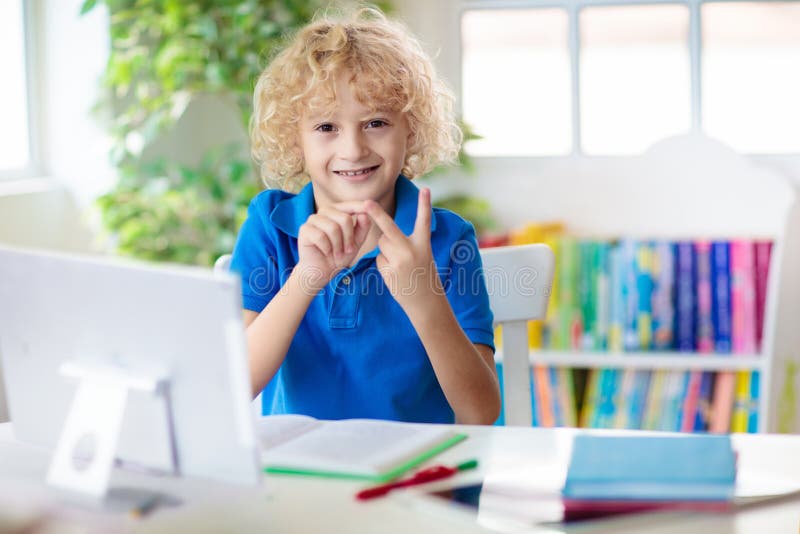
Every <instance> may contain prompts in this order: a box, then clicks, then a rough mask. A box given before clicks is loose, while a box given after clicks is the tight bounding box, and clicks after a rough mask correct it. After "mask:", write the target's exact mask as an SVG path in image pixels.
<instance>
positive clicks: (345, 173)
mask: <svg viewBox="0 0 800 534" xmlns="http://www.w3.org/2000/svg"><path fill="white" fill-rule="evenodd" d="M372 169H373V167H369V168H366V169H361V170H360V171H336V172H338V173H339V174H341V175H344V176H359V175H361V174H366V173H368V172H370V171H371V170H372Z"/></svg>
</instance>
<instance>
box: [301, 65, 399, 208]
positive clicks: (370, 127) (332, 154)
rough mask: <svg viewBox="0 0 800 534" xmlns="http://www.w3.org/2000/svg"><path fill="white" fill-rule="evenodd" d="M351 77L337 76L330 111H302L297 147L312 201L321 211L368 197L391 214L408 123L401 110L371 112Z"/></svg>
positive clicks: (347, 75)
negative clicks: (350, 83) (310, 189)
mask: <svg viewBox="0 0 800 534" xmlns="http://www.w3.org/2000/svg"><path fill="white" fill-rule="evenodd" d="M349 79H350V73H347V72H345V73H343V74H341V75H339V77H338V78H337V79H336V95H337V101H336V102H335V104H334V105H333V109H331V110H319V112H309V113H306V114H304V115H303V117H302V119H301V121H300V147H301V149H302V152H303V161H304V164H305V170H306V172H307V173H308V174H309V176H310V177H311V182H312V183H313V184H314V200H315V201H316V204H317V209H319V208H320V207H321V206H324V205H329V204H332V203H335V202H342V201H346V200H366V199H372V200H375V201H376V202H378V203H379V204H381V206H383V208H384V209H386V210H387V211H389V212H390V213H391V210H393V209H394V186H395V182H396V181H397V177H398V175H399V174H400V171H401V170H402V168H403V162H404V161H405V157H406V145H407V143H408V137H409V133H410V132H409V129H408V124H407V122H406V118H405V115H404V114H403V113H401V112H397V111H375V112H371V111H370V109H369V107H367V106H365V105H364V104H362V103H361V102H359V101H358V100H357V99H356V97H355V95H354V94H353V90H352V89H351V88H350V86H349V84H348V80H349ZM355 83H358V80H356V81H355Z"/></svg>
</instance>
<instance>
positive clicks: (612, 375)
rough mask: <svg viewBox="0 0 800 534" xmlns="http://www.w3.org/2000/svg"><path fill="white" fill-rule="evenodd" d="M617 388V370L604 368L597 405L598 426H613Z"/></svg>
mask: <svg viewBox="0 0 800 534" xmlns="http://www.w3.org/2000/svg"><path fill="white" fill-rule="evenodd" d="M615 388H616V372H615V370H614V369H603V371H602V373H601V378H600V396H599V399H598V400H599V402H598V405H597V411H598V417H597V427H598V428H611V427H612V426H613V424H614V423H613V421H614V390H615Z"/></svg>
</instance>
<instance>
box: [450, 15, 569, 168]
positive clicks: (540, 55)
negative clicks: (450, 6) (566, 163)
mask: <svg viewBox="0 0 800 534" xmlns="http://www.w3.org/2000/svg"><path fill="white" fill-rule="evenodd" d="M568 29H569V21H568V18H567V12H566V11H564V10H563V9H538V10H520V11H517V10H500V11H471V12H467V13H466V14H465V15H464V17H463V18H462V21H461V35H462V51H463V61H462V64H463V70H462V76H463V85H462V87H463V94H462V101H463V105H464V120H465V121H466V122H467V123H468V124H470V125H474V126H477V127H478V128H479V129H480V132H479V133H480V134H481V135H482V136H483V137H484V139H481V140H477V141H474V142H472V143H471V146H470V150H471V152H472V153H473V154H476V155H503V156H512V155H527V156H537V155H538V156H541V155H547V154H568V153H569V152H570V150H571V148H572V121H571V106H572V104H571V99H570V83H571V82H570V72H569V69H570V66H569V50H568V48H567V32H568ZM522 65H524V67H521V66H522ZM488 102H491V105H486V103H488Z"/></svg>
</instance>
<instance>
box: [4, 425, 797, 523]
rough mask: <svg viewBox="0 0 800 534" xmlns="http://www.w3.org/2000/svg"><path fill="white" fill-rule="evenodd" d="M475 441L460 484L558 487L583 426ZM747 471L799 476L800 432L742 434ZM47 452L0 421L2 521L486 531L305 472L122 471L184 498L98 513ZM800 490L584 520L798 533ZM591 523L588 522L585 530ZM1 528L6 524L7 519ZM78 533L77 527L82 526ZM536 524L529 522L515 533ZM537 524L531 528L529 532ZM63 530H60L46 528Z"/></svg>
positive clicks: (465, 448) (464, 449)
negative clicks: (474, 461) (237, 482)
mask: <svg viewBox="0 0 800 534" xmlns="http://www.w3.org/2000/svg"><path fill="white" fill-rule="evenodd" d="M461 428H462V429H463V430H464V431H466V432H467V433H468V434H469V435H470V438H469V439H468V440H466V441H464V442H462V443H461V444H459V445H457V446H456V447H454V448H452V449H450V450H448V451H445V452H444V453H443V454H441V455H440V456H439V457H437V458H436V459H435V462H443V463H457V462H460V461H463V460H465V459H468V458H472V457H476V458H479V459H480V468H479V470H477V471H475V472H471V473H469V472H467V473H464V474H460V475H459V477H461V478H460V479H451V482H450V483H453V482H465V481H470V480H478V479H481V478H483V477H487V480H488V479H491V478H493V479H495V480H497V479H498V478H506V479H508V480H509V481H513V480H514V479H516V480H521V479H524V478H527V479H528V480H533V479H535V480H536V481H538V483H540V485H541V484H544V485H548V486H552V485H553V484H558V483H559V480H563V476H564V473H565V469H566V462H567V459H568V454H569V449H570V446H571V445H570V444H571V438H572V436H573V435H574V434H575V432H576V431H575V430H569V429H538V428H496V427H473V426H463V427H461ZM733 441H734V446H735V447H736V449H737V451H738V452H739V473H740V476H750V475H754V474H768V475H770V476H773V477H776V480H785V481H794V480H797V481H800V436H774V435H759V436H755V435H734V437H733ZM48 461H49V453H48V452H47V451H44V450H40V449H37V448H34V447H30V446H27V445H22V444H20V443H17V442H15V441H14V439H13V437H12V434H11V427H10V424H2V425H0V518H2V517H3V516H8V515H9V514H12V515H13V514H14V513H20V511H22V512H24V511H25V510H28V509H31V508H36V509H40V510H41V509H45V510H51V511H52V513H53V514H54V515H55V516H56V517H57V521H56V522H57V523H62V522H63V523H66V524H67V525H69V526H70V527H75V526H80V528H79V529H78V530H77V531H78V532H87V531H88V532H95V531H98V532H100V531H102V532H108V531H113V532H120V531H136V532H251V531H252V532H257V531H258V532H290V533H291V532H298V533H305V532H309V533H315V532H345V533H359V532H364V533H373V532H387V533H392V532H398V533H401V532H402V533H408V532H411V533H414V534H418V533H422V532H437V533H449V532H452V533H469V532H487V531H488V530H487V529H485V528H483V527H481V526H479V525H477V524H476V523H475V522H474V521H473V520H472V519H471V518H469V517H468V516H466V515H464V516H463V517H462V516H460V515H458V514H454V513H453V514H448V513H439V512H438V511H437V510H436V507H435V506H433V505H425V504H420V502H419V500H418V499H417V498H415V497H413V496H412V494H410V493H408V492H407V491H405V492H396V493H393V494H391V495H390V496H389V497H386V498H383V499H377V500H374V501H369V502H358V501H356V500H355V499H354V497H353V495H354V493H355V492H356V490H358V489H360V488H361V487H363V486H364V485H363V484H361V483H357V482H350V481H338V480H325V479H315V478H305V477H289V476H265V477H264V483H263V484H262V486H261V487H258V488H241V487H236V486H230V485H224V484H218V483H214V482H207V481H202V480H198V479H194V480H192V479H175V478H171V477H161V478H154V477H150V476H147V475H144V474H137V473H132V472H128V471H117V472H115V474H114V478H113V480H112V485H113V486H130V487H136V486H142V485H146V486H148V487H152V486H153V485H154V481H155V484H156V485H157V487H158V488H159V489H160V490H161V491H163V492H165V493H167V494H169V495H174V496H176V497H178V498H180V499H181V500H182V501H183V502H184V504H183V505H181V506H176V507H169V508H166V507H165V508H159V509H158V510H156V511H155V512H154V513H153V514H151V515H150V516H148V517H147V518H145V519H143V520H133V519H131V518H129V517H127V516H126V515H124V514H109V513H99V512H96V511H91V510H88V509H86V508H82V507H79V506H64V505H62V504H58V502H59V501H58V500H57V499H56V498H55V496H56V494H55V493H54V492H53V490H49V489H47V488H45V486H44V484H43V482H42V481H43V480H44V475H45V471H46V468H47V464H48ZM799 526H800V496H797V497H794V498H785V499H783V500H780V501H776V502H772V503H769V504H761V505H756V506H750V507H745V508H743V509H741V510H739V511H738V512H736V513H731V514H688V513H678V512H670V513H659V514H645V515H639V516H630V517H626V518H621V519H615V520H611V521H609V520H605V521H602V522H594V523H591V524H583V526H579V527H570V528H576V529H577V530H580V531H585V530H591V531H593V532H594V531H599V532H637V531H641V530H644V529H646V530H647V531H648V532H656V533H659V532H665V533H666V532H681V534H690V533H694V532H697V533H701V532H702V533H704V534H706V533H715V532H739V533H744V532H747V533H750V532H753V533H760V532H797V531H798V527H799ZM587 527H588V528H587ZM0 530H3V523H2V522H0ZM75 531H76V530H74V529H73V530H70V532H75ZM517 531H518V532H523V531H529V530H528V529H524V530H517ZM530 531H533V529H530ZM47 532H48V533H49V532H58V530H57V529H56V530H48V531H47Z"/></svg>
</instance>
